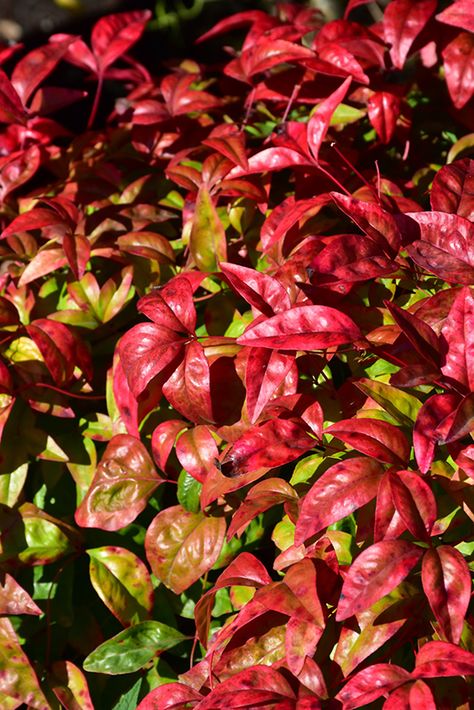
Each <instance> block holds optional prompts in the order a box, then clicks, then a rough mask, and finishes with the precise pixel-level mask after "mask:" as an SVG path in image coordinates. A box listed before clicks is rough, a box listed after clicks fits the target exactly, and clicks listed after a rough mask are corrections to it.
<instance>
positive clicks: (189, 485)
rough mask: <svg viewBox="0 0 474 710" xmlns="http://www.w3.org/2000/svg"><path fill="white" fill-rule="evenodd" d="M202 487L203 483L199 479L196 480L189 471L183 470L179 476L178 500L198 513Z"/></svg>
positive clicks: (190, 510)
mask: <svg viewBox="0 0 474 710" xmlns="http://www.w3.org/2000/svg"><path fill="white" fill-rule="evenodd" d="M201 488H202V484H201V483H199V481H196V479H195V478H193V477H192V476H190V475H189V473H188V472H187V471H184V470H183V471H181V473H180V474H179V478H178V501H179V503H181V505H182V506H183V508H184V509H185V510H188V511H189V512H190V513H197V512H198V510H199V497H200V495H201Z"/></svg>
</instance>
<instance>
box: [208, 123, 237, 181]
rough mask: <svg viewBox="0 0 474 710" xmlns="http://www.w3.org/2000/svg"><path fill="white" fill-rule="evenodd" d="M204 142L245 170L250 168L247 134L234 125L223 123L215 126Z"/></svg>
mask: <svg viewBox="0 0 474 710" xmlns="http://www.w3.org/2000/svg"><path fill="white" fill-rule="evenodd" d="M203 144H204V145H207V146H209V148H213V149H214V150H217V151H218V152H219V153H221V154H222V155H224V156H225V157H226V158H228V159H229V160H231V161H232V162H233V163H235V164H236V165H239V166H240V167H241V168H242V169H243V170H247V168H248V160H247V153H246V151H245V134H244V133H242V132H241V131H239V130H237V128H235V127H234V126H227V125H222V126H218V127H217V128H215V129H214V130H213V131H212V133H211V135H210V136H209V138H206V139H205V140H203Z"/></svg>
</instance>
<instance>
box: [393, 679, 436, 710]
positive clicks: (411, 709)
mask: <svg viewBox="0 0 474 710" xmlns="http://www.w3.org/2000/svg"><path fill="white" fill-rule="evenodd" d="M418 708H423V710H437V706H436V703H435V700H434V698H433V694H432V692H431V690H430V688H429V687H428V686H427V685H426V683H424V682H423V681H422V680H417V681H415V682H414V683H407V684H406V685H402V687H401V688H398V689H397V690H395V692H393V693H391V695H390V697H389V699H388V700H387V701H386V702H385V703H384V706H383V710H418Z"/></svg>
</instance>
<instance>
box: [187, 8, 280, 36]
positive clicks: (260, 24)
mask: <svg viewBox="0 0 474 710" xmlns="http://www.w3.org/2000/svg"><path fill="white" fill-rule="evenodd" d="M278 24H279V22H278V20H277V18H276V17H272V16H270V15H268V14H267V13H266V12H262V10H246V11H244V12H237V13H235V14H234V15H231V16H230V17H226V18H224V19H223V20H220V22H218V23H217V24H215V25H214V27H213V28H212V29H210V30H208V31H207V32H206V33H205V34H203V35H201V36H200V37H199V39H198V40H197V43H200V42H204V41H205V40H207V39H211V37H217V35H220V34H224V32H232V30H239V29H240V28H241V27H245V25H252V26H254V27H255V29H256V30H257V31H258V32H259V33H260V32H262V33H263V32H264V31H265V30H268V29H270V28H271V27H274V26H275V25H278Z"/></svg>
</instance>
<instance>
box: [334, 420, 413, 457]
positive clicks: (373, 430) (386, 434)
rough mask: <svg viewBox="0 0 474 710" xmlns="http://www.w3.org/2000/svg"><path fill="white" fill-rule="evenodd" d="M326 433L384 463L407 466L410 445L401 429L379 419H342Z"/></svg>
mask: <svg viewBox="0 0 474 710" xmlns="http://www.w3.org/2000/svg"><path fill="white" fill-rule="evenodd" d="M325 432H326V433H328V434H332V435H333V436H335V437H336V438H338V439H340V440H341V441H344V442H345V443H346V444H349V446H352V447H353V448H354V449H356V450H357V451H360V452H361V453H363V454H366V455H367V456H372V457H373V458H375V459H378V460H379V461H382V462H383V463H391V464H395V465H398V464H400V462H402V463H403V464H405V463H406V462H407V461H408V459H409V456H410V445H409V444H408V441H407V439H406V437H405V435H404V434H403V433H402V432H401V431H400V429H398V428H397V427H396V426H394V425H393V424H389V423H388V422H384V421H381V420H379V419H369V418H361V419H341V420H340V421H338V422H336V424H331V426H329V427H327V428H326V429H325Z"/></svg>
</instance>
